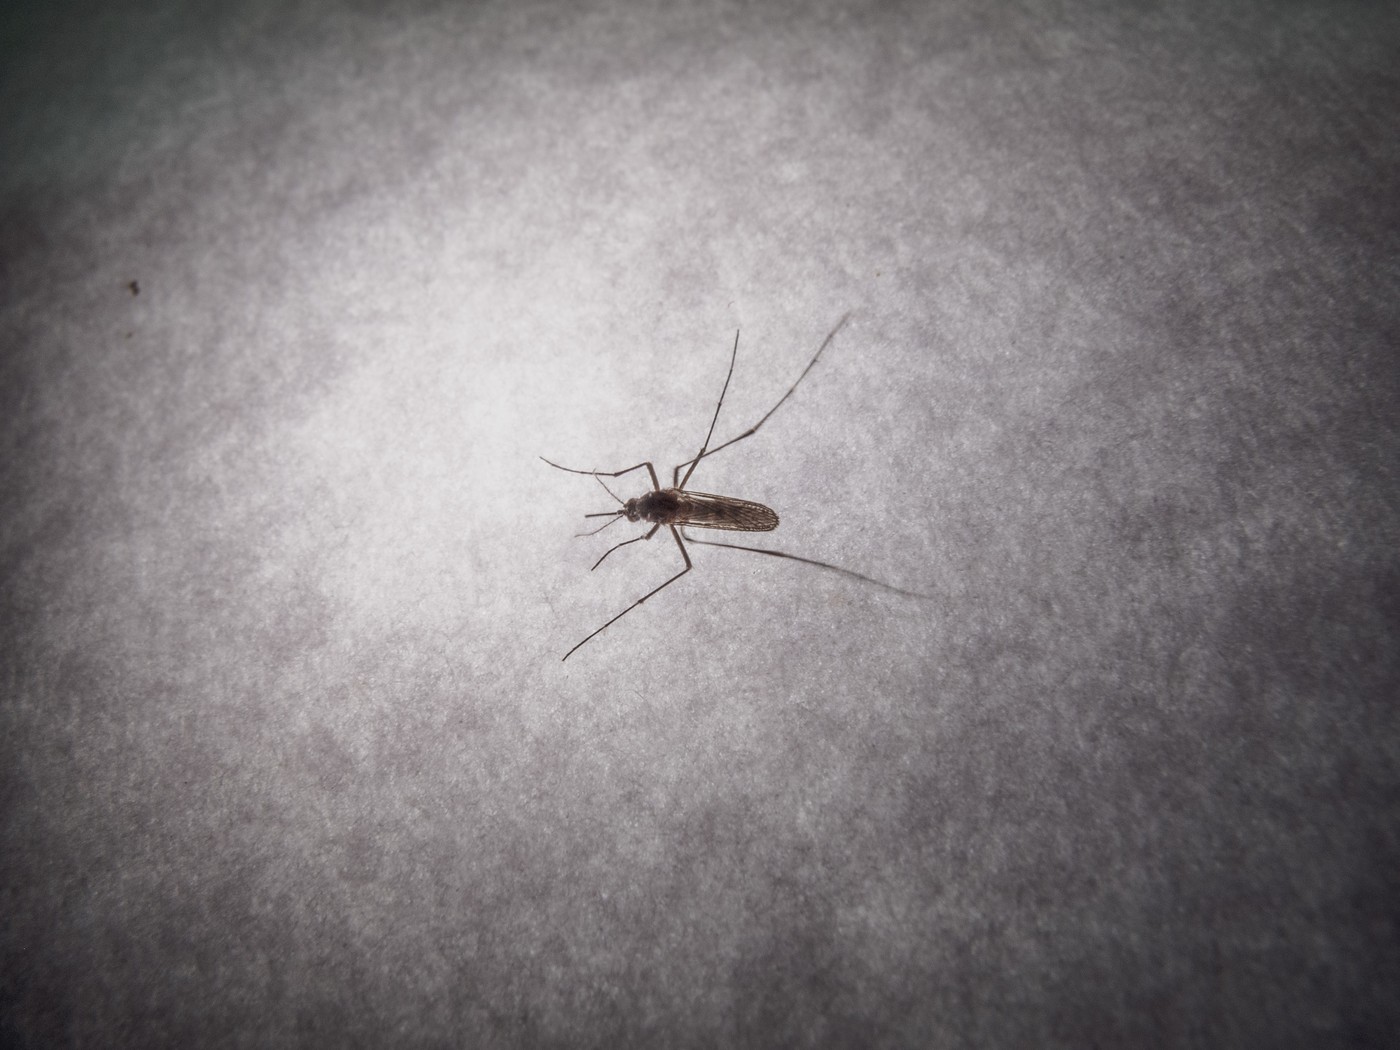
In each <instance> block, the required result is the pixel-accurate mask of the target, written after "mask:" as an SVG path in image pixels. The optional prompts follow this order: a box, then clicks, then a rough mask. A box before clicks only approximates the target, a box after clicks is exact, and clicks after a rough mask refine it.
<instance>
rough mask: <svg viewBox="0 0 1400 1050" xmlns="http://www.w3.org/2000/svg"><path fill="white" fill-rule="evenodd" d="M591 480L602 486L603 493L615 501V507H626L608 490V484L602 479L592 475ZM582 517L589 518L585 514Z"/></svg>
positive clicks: (614, 493) (615, 494)
mask: <svg viewBox="0 0 1400 1050" xmlns="http://www.w3.org/2000/svg"><path fill="white" fill-rule="evenodd" d="M593 480H594V481H596V482H597V483H598V484H599V485H602V486H603V491H604V492H606V493H607V494H608V495H609V496H611V497H612V498H613V499H614V500H616V501H617V505H618V506H619V507H625V506H626V504H625V503H623V502H622V500H620V499H618V498H617V493H616V492H614V491H613V490H612V489H610V488H608V483H607V482H606V481H604V480H603V479H602V478H600V477H599V476H598V475H597V474H594V475H593ZM584 517H589V515H586V514H585V515H584Z"/></svg>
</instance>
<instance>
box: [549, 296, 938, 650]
mask: <svg viewBox="0 0 1400 1050" xmlns="http://www.w3.org/2000/svg"><path fill="white" fill-rule="evenodd" d="M849 317H850V314H846V315H845V316H843V317H842V318H841V320H839V321H838V322H836V327H835V328H833V329H832V330H831V332H830V333H829V334H828V335H827V337H826V338H825V339H824V340H822V345H821V346H820V347H819V348H818V349H817V352H816V354H815V355H814V356H813V357H812V360H811V361H810V362H808V364H807V367H806V368H804V369H803V370H802V374H801V375H800V376H798V377H797V382H796V383H793V384H792V386H791V387H790V388H789V389H788V392H787V393H786V394H784V395H783V396H782V397H781V398H780V399H779V401H778V403H777V404H776V405H774V406H773V407H772V408H770V409H769V410H768V412H767V414H765V415H764V417H763V418H762V419H760V420H759V421H758V422H757V423H755V424H754V425H753V426H751V427H749V429H748V430H746V431H744V432H743V433H742V434H740V435H739V436H738V437H733V438H730V439H729V440H728V441H726V442H725V443H724V444H722V445H717V446H716V447H714V448H710V439H711V438H712V437H714V433H715V424H716V423H717V422H718V421H719V412H720V409H721V408H723V407H724V395H725V394H726V393H728V391H729V381H730V380H731V379H732V378H733V377H734V362H735V360H736V359H737V358H738V356H739V333H738V332H735V333H734V349H733V350H732V351H731V352H730V355H729V373H728V374H727V375H726V376H725V377H724V387H723V388H722V389H721V390H720V394H719V401H718V402H717V403H716V404H715V413H714V415H713V416H712V417H711V419H710V429H709V432H708V433H706V435H705V440H704V442H703V443H702V444H701V446H700V451H699V452H698V453H697V454H696V455H695V458H693V459H689V460H686V461H685V462H684V463H680V464H677V466H676V467H675V469H674V470H673V471H672V472H671V487H670V488H666V489H664V488H662V487H661V482H660V481H659V480H658V479H657V477H656V468H655V467H654V466H652V464H651V463H650V462H645V463H638V464H636V465H635V466H631V467H627V468H626V469H625V470H614V471H602V470H576V469H574V468H573V467H563V466H560V465H559V464H558V463H555V462H554V461H553V460H549V459H545V458H544V457H543V456H541V457H540V458H541V459H544V461H545V462H546V463H548V464H549V465H550V466H551V467H554V468H555V469H557V470H564V471H568V472H569V473H570V474H586V475H589V476H590V477H592V478H593V479H594V480H596V481H597V482H598V484H600V485H602V486H603V488H604V489H605V490H606V491H607V493H608V495H609V496H612V498H613V500H614V501H615V502H616V503H617V504H618V505H619V507H620V508H621V509H619V510H613V511H603V512H601V513H598V514H585V515H584V517H586V518H607V519H608V520H607V521H606V522H604V523H603V524H602V525H600V526H599V527H598V528H596V529H594V530H593V531H592V532H583V533H579V535H580V536H592V535H595V534H596V533H599V532H602V531H603V529H605V528H607V527H608V526H609V525H611V524H613V523H614V522H617V521H620V520H622V519H623V518H626V519H627V520H628V521H630V522H647V523H649V524H650V525H651V529H650V530H648V531H647V532H645V533H643V534H642V535H640V536H634V537H632V538H631V539H630V540H623V541H622V542H621V543H618V544H615V545H614V546H612V547H609V548H608V549H607V550H606V551H604V552H603V556H602V557H601V558H599V559H598V560H597V561H596V562H594V563H593V568H594V569H596V568H597V567H598V566H599V565H602V564H603V562H604V560H606V558H607V557H608V555H609V554H611V553H612V552H613V551H615V550H617V549H619V548H620V547H626V546H627V545H628V544H629V543H637V542H640V541H641V540H649V539H651V538H652V537H653V536H655V535H656V533H657V530H659V529H661V528H662V527H663V526H664V527H666V528H667V529H669V530H670V532H671V536H672V537H673V538H674V539H675V541H676V546H677V548H679V550H680V552H681V559H682V560H683V561H684V562H685V568H683V569H682V570H681V571H680V572H678V573H676V574H675V575H674V576H672V577H671V578H670V579H669V580H667V581H666V582H665V583H663V584H661V585H660V586H659V587H655V588H653V589H652V590H650V591H648V592H647V593H646V594H644V595H642V596H641V597H640V598H638V599H637V600H636V601H635V602H633V603H632V604H631V605H629V606H628V607H627V608H625V609H623V610H622V612H620V613H618V614H617V615H616V616H614V617H613V618H612V619H611V620H609V621H608V622H607V623H605V624H603V626H602V627H599V628H598V629H597V630H596V631H594V632H593V633H592V634H590V635H588V637H586V638H584V639H583V641H581V642H579V643H578V644H577V645H575V646H574V647H573V648H572V649H570V650H569V651H568V652H567V653H565V654H564V659H565V660H567V659H568V658H569V657H571V656H573V654H574V653H576V652H578V650H579V649H580V648H582V647H583V646H584V645H585V644H586V643H588V642H590V641H592V640H593V639H594V638H596V637H597V636H598V635H600V634H602V633H603V632H604V631H605V630H607V629H608V628H609V627H611V626H612V625H613V624H615V623H616V622H617V621H618V620H620V619H622V618H623V617H624V616H626V615H627V614H628V613H630V612H631V611H632V610H633V609H635V608H637V606H639V605H641V604H642V603H643V602H645V601H646V600H647V599H648V598H650V597H652V596H653V595H655V594H656V593H658V592H659V591H662V590H664V589H665V588H667V587H669V586H670V585H671V584H673V583H675V582H676V581H677V580H679V579H680V578H681V577H682V576H684V575H685V574H686V573H688V572H689V571H690V570H691V568H692V565H691V562H690V554H689V552H688V551H687V550H686V543H687V542H690V543H698V544H701V545H703V546H706V547H728V548H730V549H731V550H741V551H750V552H752V553H754V554H766V555H768V556H769V557H772V558H786V559H788V560H789V561H799V562H802V563H803V564H805V565H814V566H816V567H817V568H819V569H829V570H830V571H832V572H839V573H841V574H842V575H843V576H850V577H852V578H854V579H857V580H863V581H864V582H866V583H871V584H874V585H875V586H877V587H882V588H884V589H885V590H888V591H894V592H895V593H896V594H903V595H907V596H909V597H912V598H927V597H929V595H925V594H920V593H918V592H917V591H906V590H903V589H902V588H899V587H892V586H891V585H890V584H888V583H882V582H881V581H879V580H876V579H873V578H871V577H869V576H865V575H862V574H861V573H858V572H853V571H852V570H850V569H843V568H841V567H840V566H837V565H829V564H828V563H826V562H824V561H815V560H813V559H811V558H801V557H798V556H797V555H796V554H785V553H783V552H782V551H773V550H765V549H763V548H762V547H745V546H742V545H740V544H737V543H720V542H718V541H715V540H697V539H695V538H694V537H693V536H689V535H686V534H685V533H684V530H685V529H686V528H697V529H720V530H724V531H728V532H772V531H773V530H774V529H776V528H777V527H778V515H777V514H776V513H774V512H773V511H772V510H771V509H770V508H768V507H765V506H764V505H763V504H762V503H753V502H750V501H749V500H744V499H736V498H734V497H733V496H716V495H714V494H712V493H708V492H694V491H692V490H690V489H687V488H686V487H685V486H686V483H687V482H688V481H690V476H691V474H693V473H694V472H695V468H696V467H697V466H698V465H699V463H700V461H701V460H702V459H704V458H706V457H707V456H712V455H714V454H715V453H716V452H718V451H720V449H724V448H728V447H729V446H730V445H733V444H735V443H736V442H739V441H742V440H744V438H746V437H750V436H752V435H753V434H755V433H757V431H758V428H759V427H761V426H763V424H764V423H766V422H767V421H768V417H769V416H771V415H772V414H773V413H774V412H776V411H778V409H779V408H781V407H782V405H783V402H785V401H786V400H787V399H788V398H790V397H791V396H792V394H793V391H795V390H796V389H797V386H798V384H799V383H801V382H802V380H803V379H805V378H807V373H808V372H810V371H811V370H812V367H813V366H814V365H815V364H816V363H817V361H818V360H820V358H821V356H822V353H823V352H824V351H825V350H826V348H827V347H828V346H829V345H830V344H831V341H832V340H833V339H834V338H836V333H837V332H839V331H840V330H841V329H842V327H843V326H844V325H845V324H846V321H847V319H848V318H849ZM682 468H686V469H685V476H684V477H682V476H681V469H682ZM643 469H645V470H646V472H647V475H648V477H649V478H650V479H651V488H652V491H650V492H647V493H645V494H643V495H641V496H637V497H634V498H633V499H629V500H626V501H623V500H621V499H619V498H618V496H617V494H616V493H614V492H613V490H612V489H610V488H608V486H607V482H605V481H604V480H603V479H604V478H620V477H622V476H624V475H626V474H631V473H632V472H633V471H635V470H643ZM590 571H592V570H590Z"/></svg>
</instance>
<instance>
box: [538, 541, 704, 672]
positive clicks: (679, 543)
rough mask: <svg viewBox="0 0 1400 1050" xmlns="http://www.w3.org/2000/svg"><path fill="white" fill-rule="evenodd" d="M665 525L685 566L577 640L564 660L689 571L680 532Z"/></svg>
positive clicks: (688, 561)
mask: <svg viewBox="0 0 1400 1050" xmlns="http://www.w3.org/2000/svg"><path fill="white" fill-rule="evenodd" d="M660 527H661V526H660V525H658V526H657V527H656V528H660ZM667 527H668V528H669V529H670V530H671V535H672V536H674V537H675V538H676V546H677V547H679V548H680V549H681V557H682V558H684V559H685V568H684V569H682V570H681V571H680V572H678V573H676V574H675V575H674V576H672V577H671V578H670V579H669V580H667V581H666V582H665V583H663V584H662V585H661V586H660V587H657V588H655V589H654V590H650V591H647V593H646V594H644V595H642V596H641V597H640V598H638V599H637V600H636V601H635V602H633V603H632V604H631V605H629V606H627V608H625V609H623V610H622V612H620V613H618V614H617V615H616V616H614V617H613V618H612V619H611V620H609V621H608V622H607V623H605V624H603V626H602V627H599V628H598V629H597V630H596V631H594V632H593V633H592V634H590V635H589V636H588V637H587V638H585V639H584V640H583V641H582V642H579V643H578V645H576V646H574V647H573V648H572V649H570V650H569V651H568V652H567V653H565V654H564V659H565V660H567V659H568V658H569V657H571V656H573V655H574V653H576V652H578V651H579V649H581V648H583V646H584V644H585V643H586V642H590V641H592V640H593V639H594V638H597V637H598V635H600V634H602V633H603V632H604V631H606V630H607V629H608V628H609V627H611V626H612V625H613V624H615V623H617V621H618V620H620V619H622V618H623V617H624V616H626V615H627V614H628V613H630V612H631V611H632V610H633V609H635V608H636V607H637V606H639V605H641V604H642V602H644V601H646V600H647V599H648V598H650V597H651V596H652V595H653V594H655V593H657V591H661V590H664V589H665V588H667V587H669V586H671V584H673V583H675V582H676V581H677V580H679V579H680V578H681V577H682V576H684V575H685V574H686V573H688V572H689V571H690V568H691V565H690V555H689V554H688V553H686V549H685V543H684V542H682V540H681V534H680V533H679V532H677V531H676V527H675V526H674V525H670V526H667ZM655 531H656V529H652V530H651V532H648V533H647V534H646V536H642V537H639V538H640V539H650V538H651V534H652V532H655ZM628 542H631V541H630V540H629V541H628ZM614 549H616V548H614ZM609 553H611V552H609ZM603 557H607V555H606V554H605V555H603Z"/></svg>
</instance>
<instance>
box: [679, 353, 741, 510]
mask: <svg viewBox="0 0 1400 1050" xmlns="http://www.w3.org/2000/svg"><path fill="white" fill-rule="evenodd" d="M738 357H739V330H738V329H737V328H736V329H735V330H734V349H733V350H732V351H731V352H730V354H729V373H728V375H726V376H725V377H724V389H723V390H721V391H720V392H719V401H718V402H717V403H716V404H715V414H714V416H713V417H712V418H711V419H710V432H709V433H708V434H706V435H705V442H704V444H702V445H701V446H700V451H699V452H698V453H696V456H695V458H694V459H692V460H691V461H690V469H689V470H687V471H686V472H685V477H683V478H681V483H680V484H679V485H677V486H676V488H678V489H683V488H685V483H686V482H687V481H689V480H690V475H692V474H694V473H695V467H696V464H698V463H699V462H700V461H701V460H702V459H704V458H705V449H707V448H709V447H710V438H712V437H714V436H715V424H716V423H718V422H719V410H720V409H721V408H723V407H724V395H725V394H727V393H728V392H729V381H730V380H731V379H733V378H734V362H735V360H737V359H738Z"/></svg>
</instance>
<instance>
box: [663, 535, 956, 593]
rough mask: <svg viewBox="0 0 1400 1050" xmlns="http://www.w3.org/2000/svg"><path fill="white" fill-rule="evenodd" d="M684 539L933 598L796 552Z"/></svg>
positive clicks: (889, 589) (691, 538) (690, 537)
mask: <svg viewBox="0 0 1400 1050" xmlns="http://www.w3.org/2000/svg"><path fill="white" fill-rule="evenodd" d="M686 539H687V540H689V541H690V542H691V543H698V544H701V545H702V546H705V547H728V548H730V549H731V550H736V551H752V552H753V553H754V554H766V555H768V557H770V558H786V559H788V560H789V561H800V562H802V563H803V564H804V565H815V566H816V567H817V568H818V569H830V570H831V571H832V572H839V573H840V574H841V575H842V576H850V577H851V578H852V579H856V580H861V581H862V582H864V583H873V584H874V585H875V586H876V587H883V588H884V589H885V590H887V591H894V593H895V594H903V595H905V596H906V597H909V598H933V597H934V595H932V594H924V593H923V592H921V591H907V590H905V589H904V588H903V587H896V586H894V584H891V583H885V582H884V581H883V580H877V579H875V578H874V577H872V576H866V575H865V574H864V573H859V572H856V571H854V570H852V569H843V568H841V566H839V565H831V564H829V563H827V562H824V561H816V560H815V559H813V558H800V557H798V556H797V555H796V554H785V553H783V552H782V551H770V550H764V549H763V548H762V547H743V546H740V545H739V544H737V543H719V542H718V541H716V540H697V539H696V538H695V537H694V536H691V535H687V536H686Z"/></svg>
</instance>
